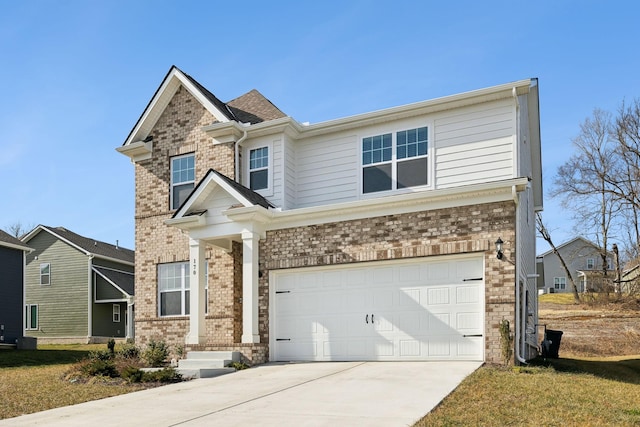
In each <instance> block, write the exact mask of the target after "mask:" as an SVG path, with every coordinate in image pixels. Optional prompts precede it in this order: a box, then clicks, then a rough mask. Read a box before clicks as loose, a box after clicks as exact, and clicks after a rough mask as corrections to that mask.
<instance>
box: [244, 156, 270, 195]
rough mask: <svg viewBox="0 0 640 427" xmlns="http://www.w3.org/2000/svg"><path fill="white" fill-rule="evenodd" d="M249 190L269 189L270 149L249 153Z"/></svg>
mask: <svg viewBox="0 0 640 427" xmlns="http://www.w3.org/2000/svg"><path fill="white" fill-rule="evenodd" d="M249 188H251V189H252V190H264V189H266V188H269V147H261V148H256V149H255V150H250V151H249Z"/></svg>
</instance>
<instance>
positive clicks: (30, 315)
mask: <svg viewBox="0 0 640 427" xmlns="http://www.w3.org/2000/svg"><path fill="white" fill-rule="evenodd" d="M24 326H25V328H26V329H27V330H29V331H35V330H37V329H38V305H37V304H27V305H26V306H25V311H24Z"/></svg>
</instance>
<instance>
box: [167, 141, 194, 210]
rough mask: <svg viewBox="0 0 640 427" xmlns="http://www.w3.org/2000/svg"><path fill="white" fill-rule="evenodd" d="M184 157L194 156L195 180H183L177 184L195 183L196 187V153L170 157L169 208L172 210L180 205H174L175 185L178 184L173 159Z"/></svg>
mask: <svg viewBox="0 0 640 427" xmlns="http://www.w3.org/2000/svg"><path fill="white" fill-rule="evenodd" d="M183 157H193V169H194V173H193V181H183V182H180V183H178V184H177V185H185V184H193V188H195V187H196V174H195V168H196V153H187V154H182V155H180V156H173V157H170V158H169V210H172V211H174V210H176V209H178V208H179V206H176V207H175V208H174V207H173V187H174V186H175V185H176V184H174V182H173V161H174V160H176V159H181V158H183Z"/></svg>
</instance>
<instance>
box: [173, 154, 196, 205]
mask: <svg viewBox="0 0 640 427" xmlns="http://www.w3.org/2000/svg"><path fill="white" fill-rule="evenodd" d="M195 182H196V169H195V155H193V154H188V155H186V156H180V157H174V158H172V159H171V209H178V208H179V207H180V205H182V203H184V201H185V200H187V197H189V194H191V191H192V190H193V187H194V186H195Z"/></svg>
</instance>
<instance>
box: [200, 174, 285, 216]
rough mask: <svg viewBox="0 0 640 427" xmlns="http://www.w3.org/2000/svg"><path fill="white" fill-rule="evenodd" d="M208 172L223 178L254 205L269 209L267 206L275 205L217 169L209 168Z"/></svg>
mask: <svg viewBox="0 0 640 427" xmlns="http://www.w3.org/2000/svg"><path fill="white" fill-rule="evenodd" d="M210 172H213V173H215V174H216V175H218V176H219V177H220V178H222V179H223V180H225V181H226V182H227V183H228V184H229V185H230V186H231V187H233V189H234V190H236V191H237V192H238V193H240V194H241V195H242V196H243V197H244V198H245V199H247V200H248V201H249V202H251V203H253V204H254V205H260V206H262V207H263V208H265V209H269V208H273V207H275V206H273V205H272V204H271V203H270V202H269V201H268V200H267V199H265V198H264V197H263V196H261V195H260V194H258V193H256V192H255V191H253V190H252V189H250V188H247V187H245V186H244V185H242V184H239V183H237V182H236V181H234V180H232V179H231V178H229V177H228V176H226V175H223V174H221V173H220V172H218V171H217V170H215V169H211V170H210Z"/></svg>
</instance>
